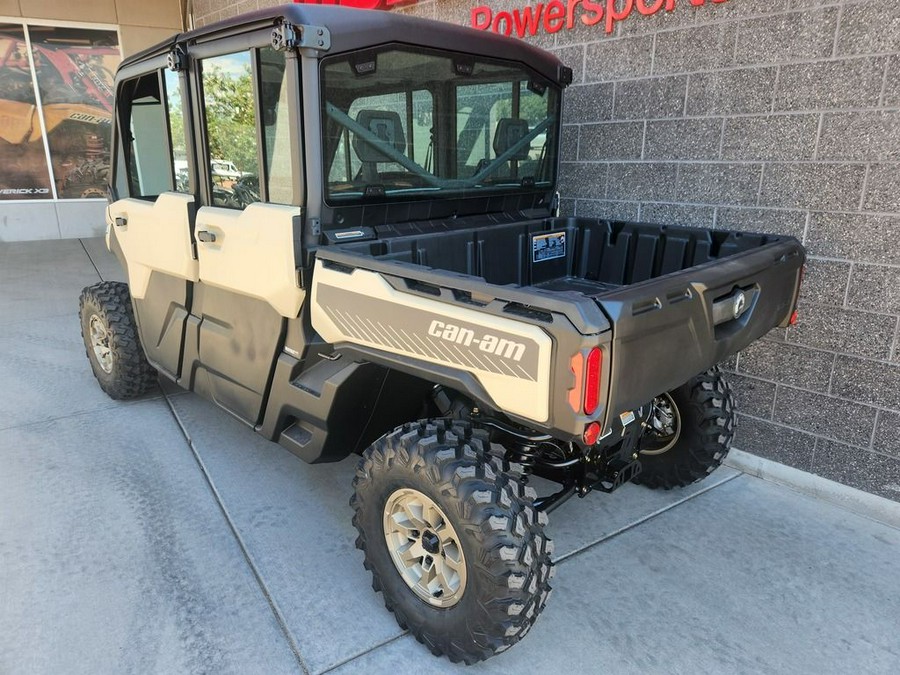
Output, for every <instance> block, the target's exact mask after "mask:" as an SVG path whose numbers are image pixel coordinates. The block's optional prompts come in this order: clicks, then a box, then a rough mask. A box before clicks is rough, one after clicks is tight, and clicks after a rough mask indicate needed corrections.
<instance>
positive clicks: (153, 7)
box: [0, 0, 183, 56]
mask: <svg viewBox="0 0 900 675" xmlns="http://www.w3.org/2000/svg"><path fill="white" fill-rule="evenodd" d="M181 5H182V2H181V0H91V1H90V2H78V1H77V0H76V1H73V0H0V16H6V17H23V18H26V19H47V20H48V23H51V24H52V23H53V22H54V21H77V22H79V23H90V22H92V21H96V22H97V23H104V24H115V25H118V26H119V35H120V37H121V39H122V45H121V46H122V52H123V53H124V55H125V56H128V55H129V54H133V53H134V52H137V51H140V50H141V49H144V48H145V47H149V46H151V45H153V44H156V43H157V42H160V41H161V40H164V39H165V38H167V37H169V36H170V35H172V33H176V32H178V31H180V30H181V29H182V24H183V21H182V7H181Z"/></svg>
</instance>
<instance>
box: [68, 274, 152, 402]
mask: <svg viewBox="0 0 900 675" xmlns="http://www.w3.org/2000/svg"><path fill="white" fill-rule="evenodd" d="M78 308H79V317H80V318H81V337H82V339H83V340H84V348H85V353H86V354H87V357H88V361H90V363H91V370H93V371H94V377H96V378H97V382H99V383H100V388H101V389H102V390H103V391H105V392H106V393H107V394H108V395H109V396H110V397H111V398H114V399H127V398H134V397H135V396H140V395H141V394H145V393H147V392H148V391H150V390H151V389H153V388H154V387H155V386H156V384H157V377H156V371H155V370H154V369H153V366H151V365H150V364H149V363H148V362H147V357H146V356H145V355H144V348H143V347H142V346H141V341H140V338H139V337H138V330H137V324H136V323H135V320H134V311H133V310H132V307H131V296H130V295H129V293H128V285H127V284H123V283H120V282H115V281H103V282H100V283H99V284H94V285H93V286H88V287H87V288H85V289H84V290H83V291H82V292H81V298H80V300H79V303H78ZM92 331H93V335H92ZM98 348H99V352H100V353H99V354H98Z"/></svg>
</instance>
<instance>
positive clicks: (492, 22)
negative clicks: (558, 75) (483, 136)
mask: <svg viewBox="0 0 900 675" xmlns="http://www.w3.org/2000/svg"><path fill="white" fill-rule="evenodd" d="M706 1H707V0H598V1H597V2H593V1H592V0H550V1H549V2H537V3H533V4H528V5H525V6H523V7H521V8H520V9H512V10H503V11H497V12H495V11H494V10H493V9H491V8H490V7H488V6H487V5H481V6H478V7H473V8H472V28H477V29H479V30H487V31H491V32H493V33H499V34H501V35H516V36H518V37H520V38H523V37H526V36H531V35H537V34H538V32H540V31H543V32H545V33H558V32H559V31H561V30H562V29H564V28H565V29H566V30H572V29H573V28H575V27H576V26H579V25H584V26H597V25H599V24H601V23H602V25H603V28H604V30H605V31H606V32H607V33H612V32H613V29H614V28H615V26H616V23H618V22H619V21H624V20H625V19H627V18H628V17H630V16H631V15H632V14H633V13H634V12H635V11H637V13H638V14H641V15H643V16H653V15H654V14H656V13H657V12H661V11H663V10H665V11H667V12H672V11H674V10H675V7H676V5H677V6H684V5H686V4H688V3H690V5H691V6H692V7H699V6H701V5H704V4H706ZM723 2H727V0H709V3H710V4H720V3H723Z"/></svg>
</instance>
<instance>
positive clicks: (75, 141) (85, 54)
mask: <svg viewBox="0 0 900 675" xmlns="http://www.w3.org/2000/svg"><path fill="white" fill-rule="evenodd" d="M28 31H29V34H30V36H31V49H32V53H33V55H34V69H35V73H36V75H37V84H38V89H39V90H40V95H41V105H42V108H43V113H44V124H45V126H46V132H45V133H46V134H47V143H48V145H49V148H50V163H51V167H52V170H53V179H54V181H55V182H56V192H57V195H58V196H59V198H61V199H77V198H97V197H105V196H106V186H107V183H108V182H109V154H110V153H109V147H110V131H111V121H112V111H113V91H114V78H115V72H116V68H117V67H118V65H119V61H120V60H121V56H120V52H119V46H118V37H117V35H116V32H115V31H110V30H86V29H83V28H61V27H58V26H35V25H29V27H28Z"/></svg>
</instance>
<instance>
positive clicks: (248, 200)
mask: <svg viewBox="0 0 900 675" xmlns="http://www.w3.org/2000/svg"><path fill="white" fill-rule="evenodd" d="M199 56H200V55H199V54H198V57H199ZM193 66H194V68H193V76H194V78H195V81H194V88H195V91H196V94H197V96H198V100H199V101H201V105H199V106H198V115H197V118H196V119H195V124H196V125H197V127H198V128H199V130H200V133H198V135H197V137H198V138H199V139H202V142H200V143H198V150H199V153H200V156H201V157H202V159H201V162H200V164H201V176H202V179H203V182H204V184H203V185H202V186H201V188H202V189H201V207H200V209H199V210H198V212H197V226H196V238H197V254H198V262H199V267H198V277H199V281H198V283H197V284H196V286H195V289H194V300H193V310H192V315H193V316H192V317H191V328H190V329H189V330H190V333H191V338H192V339H191V340H190V341H189V342H191V344H192V345H195V346H196V347H195V353H193V354H191V355H190V356H191V358H192V382H191V386H192V387H193V388H194V389H195V390H197V391H200V392H202V393H204V394H206V395H207V396H209V397H210V398H212V399H213V400H215V401H216V402H217V403H219V404H220V405H221V406H223V407H224V408H226V409H227V410H229V411H231V412H232V413H234V414H235V415H236V416H238V417H239V418H241V419H243V420H244V421H246V422H248V423H251V424H255V423H257V422H258V421H259V419H260V416H261V412H262V406H263V403H264V397H265V393H266V391H267V388H268V384H269V381H270V379H271V374H272V371H273V368H274V364H275V361H276V357H277V354H278V353H279V352H280V350H281V346H282V344H283V334H284V330H285V326H286V322H287V320H289V319H293V318H296V317H297V316H298V315H299V313H300V308H301V306H302V304H303V300H304V295H305V294H304V292H303V290H302V289H301V288H300V285H299V280H298V275H297V259H296V256H297V254H298V251H299V233H300V226H301V220H300V217H301V214H302V209H301V208H300V205H299V204H300V199H301V194H302V191H301V189H300V188H301V186H302V176H301V175H300V170H299V161H296V158H299V157H300V154H299V125H298V124H297V123H296V122H297V120H296V117H293V116H294V115H296V111H297V110H299V106H298V87H299V73H298V69H297V68H296V60H295V59H286V58H285V54H284V52H276V51H274V50H273V49H271V48H269V47H262V48H257V49H250V50H242V51H230V52H227V53H222V54H217V55H211V56H205V55H204V56H203V57H199V58H195V59H194V60H193ZM292 98H293V112H292V110H291V108H292V102H291V100H292ZM292 118H293V119H294V123H292V122H291V120H292ZM221 166H228V167H229V169H230V167H231V166H233V167H234V170H229V171H222V170H220V169H219V170H216V168H215V167H221ZM193 338H196V339H195V341H194V339H193Z"/></svg>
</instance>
